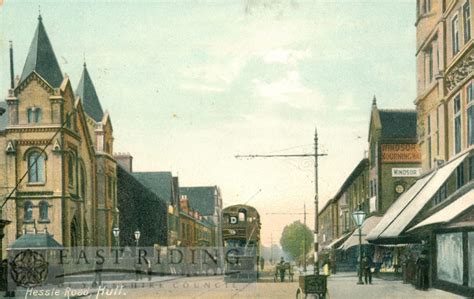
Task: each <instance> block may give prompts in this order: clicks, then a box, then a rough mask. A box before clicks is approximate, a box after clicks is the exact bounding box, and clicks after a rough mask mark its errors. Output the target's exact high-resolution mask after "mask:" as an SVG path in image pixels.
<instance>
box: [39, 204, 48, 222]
mask: <svg viewBox="0 0 474 299" xmlns="http://www.w3.org/2000/svg"><path fill="white" fill-rule="evenodd" d="M39 212H40V220H43V221H44V220H48V219H49V218H48V203H47V202H46V201H42V202H40V204H39Z"/></svg>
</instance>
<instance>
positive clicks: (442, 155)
mask: <svg viewBox="0 0 474 299" xmlns="http://www.w3.org/2000/svg"><path fill="white" fill-rule="evenodd" d="M473 4H474V3H473V1H472V0H418V1H417V20H416V23H415V25H416V32H417V36H416V49H415V53H416V63H417V68H416V69H417V87H418V88H417V96H416V99H415V101H414V104H415V105H414V109H413V111H401V110H382V109H380V110H379V109H378V108H377V106H376V103H375V101H374V104H373V106H372V114H371V121H370V125H369V138H368V141H369V148H368V154H367V156H366V157H364V158H363V159H362V160H361V161H360V163H359V164H358V165H357V166H356V167H355V168H354V170H353V171H352V173H351V174H350V175H349V176H348V178H347V179H346V181H345V182H344V183H343V184H342V186H341V188H340V190H339V191H338V192H337V194H336V195H335V196H334V197H333V198H332V199H330V200H329V202H328V204H327V205H326V206H324V207H323V209H322V210H321V211H320V232H321V233H320V242H321V243H322V244H323V248H324V249H325V250H326V252H327V254H328V256H330V257H331V259H334V260H336V265H338V264H339V265H341V267H348V264H352V266H354V263H355V262H356V261H357V255H356V252H355V248H356V245H358V243H359V242H358V236H359V235H358V233H357V231H354V229H355V226H354V224H353V223H352V221H351V213H352V212H353V211H355V210H358V209H363V210H364V211H365V212H366V213H367V218H366V220H365V222H364V224H363V225H362V227H361V231H362V242H363V244H364V248H365V251H366V253H368V254H371V255H372V257H373V259H374V261H375V265H376V267H377V268H378V269H377V270H380V271H382V272H390V271H393V272H400V271H403V272H404V275H405V279H407V280H411V281H414V280H415V275H414V273H413V271H414V270H413V268H414V267H415V265H414V263H415V261H416V259H417V258H419V257H420V256H422V255H426V256H427V257H428V260H429V265H430V270H429V281H430V284H431V286H434V287H437V288H442V289H445V290H449V291H452V292H456V293H460V294H464V295H469V296H472V295H473V294H474V146H473V145H474V93H473V83H474V82H473V77H474V46H473V45H474V39H473V37H472V34H471V32H472V29H473V25H472V21H471V15H472V7H473Z"/></svg>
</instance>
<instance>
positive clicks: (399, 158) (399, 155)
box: [382, 143, 421, 163]
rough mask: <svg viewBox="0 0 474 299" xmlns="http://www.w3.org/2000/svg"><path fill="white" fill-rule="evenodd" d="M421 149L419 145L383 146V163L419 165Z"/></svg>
mask: <svg viewBox="0 0 474 299" xmlns="http://www.w3.org/2000/svg"><path fill="white" fill-rule="evenodd" d="M420 160H421V153H420V148H419V147H418V145H417V144H414V143H412V144H382V162H388V163H419V162H420Z"/></svg>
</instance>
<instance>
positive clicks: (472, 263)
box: [467, 232, 474, 287]
mask: <svg viewBox="0 0 474 299" xmlns="http://www.w3.org/2000/svg"><path fill="white" fill-rule="evenodd" d="M467 256H468V265H469V272H468V274H469V275H468V276H469V281H468V284H469V286H470V287H474V232H469V233H468V234H467Z"/></svg>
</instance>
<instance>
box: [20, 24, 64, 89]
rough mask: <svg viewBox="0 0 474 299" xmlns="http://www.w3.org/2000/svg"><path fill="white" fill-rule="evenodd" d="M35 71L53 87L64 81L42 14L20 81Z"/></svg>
mask: <svg viewBox="0 0 474 299" xmlns="http://www.w3.org/2000/svg"><path fill="white" fill-rule="evenodd" d="M33 71H35V72H36V73H37V74H38V75H40V76H41V77H43V79H45V80H46V81H47V82H48V83H49V84H50V85H51V86H52V87H59V85H61V82H62V81H63V75H62V73H61V69H60V68H59V64H58V60H57V59H56V55H54V51H53V47H52V46H51V42H50V41H49V38H48V35H47V34H46V30H45V29H44V25H43V21H42V18H41V15H39V17H38V27H36V32H35V35H34V37H33V41H32V42H31V46H30V51H29V52H28V56H27V57H26V62H25V66H24V67H23V72H22V73H21V78H20V82H22V81H23V80H25V79H26V77H28V76H29V75H30V74H31V73H32V72H33Z"/></svg>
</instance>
